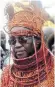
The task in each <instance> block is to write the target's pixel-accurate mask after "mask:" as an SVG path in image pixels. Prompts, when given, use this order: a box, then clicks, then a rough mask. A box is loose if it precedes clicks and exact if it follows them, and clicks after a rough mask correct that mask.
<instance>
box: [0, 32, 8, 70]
mask: <svg viewBox="0 0 55 87" xmlns="http://www.w3.org/2000/svg"><path fill="white" fill-rule="evenodd" d="M0 33H1V46H0V52H1V56H0V57H1V58H0V69H3V67H5V66H6V65H7V64H8V62H7V61H9V59H7V58H8V57H9V50H8V49H6V35H5V33H4V32H3V31H1V32H0ZM6 60H7V61H6ZM5 62H6V64H5Z"/></svg>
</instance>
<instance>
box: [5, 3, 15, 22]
mask: <svg viewBox="0 0 55 87" xmlns="http://www.w3.org/2000/svg"><path fill="white" fill-rule="evenodd" d="M4 11H5V15H7V16H8V19H9V20H11V19H12V18H13V15H14V7H13V6H12V4H10V3H8V4H7V5H6V7H5V10H4Z"/></svg>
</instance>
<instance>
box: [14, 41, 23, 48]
mask: <svg viewBox="0 0 55 87" xmlns="http://www.w3.org/2000/svg"><path fill="white" fill-rule="evenodd" d="M15 47H18V48H20V47H22V44H21V43H20V42H19V41H18V40H16V44H15Z"/></svg>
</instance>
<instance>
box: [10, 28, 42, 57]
mask: <svg viewBox="0 0 55 87" xmlns="http://www.w3.org/2000/svg"><path fill="white" fill-rule="evenodd" d="M25 29H27V28H24V27H14V28H12V30H11V32H19V30H22V31H23V30H25ZM34 40H35V44H36V48H37V46H38V45H39V44H40V38H37V37H36V36H35V39H34ZM38 41H39V44H38V43H37V42H38ZM9 42H10V44H11V46H12V51H13V55H14V56H15V58H26V57H28V56H31V55H32V54H33V53H34V51H35V50H34V45H33V37H32V36H24V35H23V36H20V35H17V36H15V35H13V34H12V35H10V40H9ZM37 44H38V45H37Z"/></svg>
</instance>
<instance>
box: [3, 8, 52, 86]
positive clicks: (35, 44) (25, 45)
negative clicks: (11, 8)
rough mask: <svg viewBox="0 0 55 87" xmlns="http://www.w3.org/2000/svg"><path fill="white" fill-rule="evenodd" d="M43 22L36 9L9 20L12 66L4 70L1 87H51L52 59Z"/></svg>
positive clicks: (22, 12) (25, 10)
mask: <svg viewBox="0 0 55 87" xmlns="http://www.w3.org/2000/svg"><path fill="white" fill-rule="evenodd" d="M40 13H41V14H40ZM45 19H46V18H44V17H43V14H42V12H41V10H40V9H39V8H38V11H37V13H36V12H35V11H34V10H31V9H27V8H26V9H22V10H21V11H19V12H17V13H15V14H14V15H13V18H12V19H11V20H9V23H8V27H9V37H10V38H9V44H10V45H11V48H12V58H13V62H14V63H13V65H12V66H10V65H9V66H8V67H6V69H5V70H4V71H3V76H2V87H53V58H52V55H51V54H50V52H49V51H48V49H47V48H46V46H45V43H44V42H43V33H42V32H41V29H42V25H43V23H44V21H45Z"/></svg>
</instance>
